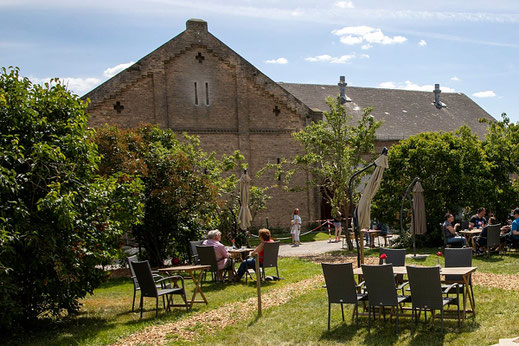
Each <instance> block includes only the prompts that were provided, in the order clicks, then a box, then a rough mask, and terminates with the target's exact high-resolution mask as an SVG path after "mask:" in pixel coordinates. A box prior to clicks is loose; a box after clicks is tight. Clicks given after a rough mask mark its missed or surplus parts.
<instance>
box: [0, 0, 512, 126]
mask: <svg viewBox="0 0 519 346" xmlns="http://www.w3.org/2000/svg"><path fill="white" fill-rule="evenodd" d="M189 18H201V19H204V20H206V21H207V22H208V25H209V31H210V32H211V33H213V34H214V35H215V36H216V37H218V38H219V39H220V40H221V41H223V42H224V43H226V44H227V45H228V46H230V47H231V48H232V49H233V50H235V51H236V52H237V53H238V54H240V55H242V56H243V57H244V58H245V59H247V60H248V61H250V62H251V63H252V64H253V65H255V66H256V67H258V68H259V69H260V70H261V71H263V72H264V73H265V74H267V75H268V76H269V77H270V78H272V79H273V80H275V81H283V82H294V83H318V84H336V83H337V82H338V79H339V76H340V75H345V76H346V81H347V83H348V85H353V86H362V87H385V88H401V89H413V90H429V91H432V89H433V85H434V84H435V83H440V86H441V89H442V91H444V92H448V91H451V92H461V93H464V94H466V95H468V96H469V97H471V98H472V99H473V100H474V101H475V102H477V103H478V104H479V105H480V106H481V107H483V108H484V109H485V110H486V111H487V112H489V113H490V114H491V115H492V116H494V117H496V118H500V114H501V113H503V112H506V113H507V114H508V115H509V116H510V118H511V119H512V120H513V121H514V122H518V121H519V103H518V102H517V99H518V96H519V95H518V91H519V83H518V82H519V59H518V58H519V40H518V34H519V1H512V0H507V1H499V0H496V1H482V0H472V1H470V2H468V1H456V0H451V1H436V2H433V1H430V0H428V1H422V0H415V1H379V0H363V1H360V0H351V1H348V0H347V1H324V0H323V1H305V0H299V1H293V0H285V1H276V0H262V1H260V0H241V1H239V0H206V1H202V0H150V1H144V0H141V1H137V0H115V1H110V0H105V1H98V0H83V1H74V0H45V1H36V0H0V32H1V33H2V35H1V37H0V66H4V67H7V66H11V65H12V66H18V67H20V69H21V73H22V75H24V76H27V77H29V78H31V79H32V80H34V81H37V82H39V81H44V80H47V79H48V78H50V77H59V78H63V79H65V80H66V81H67V83H68V85H69V88H70V89H72V90H74V91H75V92H76V93H78V94H79V95H83V94H84V93H86V92H88V91H89V90H91V89H92V88H94V87H95V86H96V85H98V84H100V83H102V82H103V81H105V80H107V79H108V78H109V77H110V76H112V75H113V74H114V73H116V72H117V71H120V70H121V69H122V68H124V67H125V66H127V64H129V63H131V62H135V61H137V60H139V59H140V58H142V57H143V56H145V55H147V54H148V53H150V52H151V51H153V50H154V49H156V48H157V47H159V46H160V45H162V44H163V43H165V42H167V41H168V40H170V39H171V38H173V37H174V36H176V35H178V34H179V33H180V32H182V31H183V30H185V22H186V20H187V19H189ZM431 97H432V93H431Z"/></svg>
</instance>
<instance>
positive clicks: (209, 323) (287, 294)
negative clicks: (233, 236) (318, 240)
mask: <svg viewBox="0 0 519 346" xmlns="http://www.w3.org/2000/svg"><path fill="white" fill-rule="evenodd" d="M306 259H307V260H310V261H313V262H317V263H322V262H327V263H339V262H344V261H345V257H344V256H334V255H329V254H323V255H316V256H308V257H306ZM355 260H356V257H354V256H351V257H347V258H346V261H349V262H352V263H353V266H354V267H356V263H355ZM365 262H366V264H375V263H377V262H378V258H376V257H366V258H365ZM323 282H324V278H323V277H322V275H316V276H315V277H313V278H310V279H306V280H303V281H300V282H297V283H293V284H289V285H285V286H283V287H281V288H279V289H275V290H272V291H270V292H268V293H266V294H264V295H262V306H263V309H268V308H272V307H275V306H280V305H282V304H285V303H286V302H288V301H289V300H291V299H294V298H296V297H298V296H300V295H303V294H305V293H307V292H308V291H309V290H312V289H316V288H319V287H321V285H322V284H323ZM473 283H474V285H480V286H486V287H493V288H500V289H505V290H515V291H518V290H519V277H518V275H508V274H492V273H478V272H476V273H475V274H474V275H473ZM256 309H257V298H256V297H254V298H249V299H247V300H245V301H243V302H236V303H230V304H225V305H223V306H221V307H219V308H216V309H213V310H210V311H204V312H201V313H198V314H195V315H192V316H190V317H189V318H186V319H183V320H180V321H176V322H172V323H166V324H162V325H154V326H150V327H147V328H145V329H144V330H142V331H139V332H137V333H134V334H132V335H130V336H128V337H126V338H123V339H120V340H119V341H118V342H117V343H116V344H115V345H143V344H153V345H158V344H164V343H167V342H168V341H172V340H175V339H177V340H185V341H191V340H195V339H196V338H197V337H198V336H199V335H200V334H201V332H203V333H205V334H207V333H213V332H214V331H215V330H218V329H222V328H225V327H226V326H229V325H232V324H235V323H237V322H238V321H243V320H245V319H248V318H252V317H253V316H254V314H255V313H256Z"/></svg>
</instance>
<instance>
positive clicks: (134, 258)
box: [127, 255, 162, 311]
mask: <svg viewBox="0 0 519 346" xmlns="http://www.w3.org/2000/svg"><path fill="white" fill-rule="evenodd" d="M127 260H128V267H130V273H131V279H132V282H133V301H132V311H135V295H136V294H137V291H140V290H141V288H140V286H139V282H138V281H137V277H136V276H135V271H134V270H133V265H132V263H133V262H137V261H138V260H139V259H138V258H137V255H134V256H130V257H128V258H127ZM151 273H152V274H153V279H154V280H155V281H157V280H160V279H162V276H161V275H159V274H158V271H152V272H151ZM159 287H160V285H159Z"/></svg>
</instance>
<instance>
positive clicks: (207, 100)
mask: <svg viewBox="0 0 519 346" xmlns="http://www.w3.org/2000/svg"><path fill="white" fill-rule="evenodd" d="M205 104H206V105H207V106H209V83H207V82H205Z"/></svg>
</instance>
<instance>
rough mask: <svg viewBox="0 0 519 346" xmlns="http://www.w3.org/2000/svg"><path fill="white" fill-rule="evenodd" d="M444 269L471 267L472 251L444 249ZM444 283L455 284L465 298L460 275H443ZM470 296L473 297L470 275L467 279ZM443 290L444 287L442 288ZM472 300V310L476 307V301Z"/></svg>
mask: <svg viewBox="0 0 519 346" xmlns="http://www.w3.org/2000/svg"><path fill="white" fill-rule="evenodd" d="M444 256H445V267H446V268H449V267H472V249H471V248H463V249H445V252H444ZM445 283H447V284H453V283H456V284H458V285H459V286H460V288H461V289H462V293H463V296H465V285H464V283H463V277H462V276H461V275H445ZM469 286H470V294H471V295H472V297H474V291H473V289H472V275H470V279H469ZM444 288H445V287H444ZM473 300H474V308H475V307H476V300H475V299H473Z"/></svg>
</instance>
